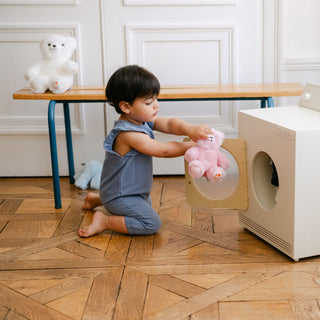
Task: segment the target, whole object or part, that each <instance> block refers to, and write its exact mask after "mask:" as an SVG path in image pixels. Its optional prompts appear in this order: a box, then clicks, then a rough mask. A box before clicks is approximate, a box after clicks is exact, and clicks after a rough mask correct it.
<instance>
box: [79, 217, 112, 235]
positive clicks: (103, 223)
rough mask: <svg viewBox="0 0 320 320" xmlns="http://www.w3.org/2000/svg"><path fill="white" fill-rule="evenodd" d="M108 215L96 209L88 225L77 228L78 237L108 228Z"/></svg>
mask: <svg viewBox="0 0 320 320" xmlns="http://www.w3.org/2000/svg"><path fill="white" fill-rule="evenodd" d="M109 218H110V217H109V216H107V215H105V214H104V213H103V212H101V211H96V212H95V213H94V215H93V218H92V222H91V224H89V225H88V226H85V227H84V228H82V229H79V231H78V234H79V236H80V237H83V238H87V237H91V236H93V235H95V234H97V233H99V232H101V231H103V230H105V229H107V228H108V221H109Z"/></svg>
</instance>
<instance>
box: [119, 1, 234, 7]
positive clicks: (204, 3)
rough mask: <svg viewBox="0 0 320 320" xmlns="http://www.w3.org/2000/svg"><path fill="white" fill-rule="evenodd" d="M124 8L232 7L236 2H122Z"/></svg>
mask: <svg viewBox="0 0 320 320" xmlns="http://www.w3.org/2000/svg"><path fill="white" fill-rule="evenodd" d="M123 2H124V5H125V6H177V5H178V6H190V5H192V6H199V5H211V6H232V5H236V4H237V2H238V0H124V1H123Z"/></svg>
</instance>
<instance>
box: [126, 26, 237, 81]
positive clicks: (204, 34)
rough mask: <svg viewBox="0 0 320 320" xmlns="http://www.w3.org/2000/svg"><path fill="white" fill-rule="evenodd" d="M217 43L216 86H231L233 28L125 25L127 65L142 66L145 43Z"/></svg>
mask: <svg viewBox="0 0 320 320" xmlns="http://www.w3.org/2000/svg"><path fill="white" fill-rule="evenodd" d="M195 41H196V42H197V43H200V42H206V43H207V42H209V41H212V42H217V43H218V45H219V59H220V61H219V63H220V64H221V70H220V76H219V78H220V79H219V80H220V81H219V83H224V84H228V83H232V82H233V78H234V77H235V68H234V65H235V56H236V46H235V26H234V25H225V26H216V25H214V26H212V25H206V26H202V25H181V26H177V25H126V47H127V63H128V64H134V63H137V64H140V65H145V61H146V54H145V47H146V45H147V44H148V43H158V44H164V43H170V42H171V43H174V42H185V43H188V42H195Z"/></svg>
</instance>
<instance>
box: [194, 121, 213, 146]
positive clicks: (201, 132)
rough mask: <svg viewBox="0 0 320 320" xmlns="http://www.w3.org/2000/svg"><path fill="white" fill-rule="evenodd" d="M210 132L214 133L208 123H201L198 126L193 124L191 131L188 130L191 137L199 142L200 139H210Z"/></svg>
mask: <svg viewBox="0 0 320 320" xmlns="http://www.w3.org/2000/svg"><path fill="white" fill-rule="evenodd" d="M208 134H212V130H211V128H210V127H209V126H208V125H206V124H199V125H196V126H192V127H191V129H190V131H189V132H188V136H189V138H190V139H191V140H193V141H195V142H197V141H198V140H200V139H202V140H206V139H208Z"/></svg>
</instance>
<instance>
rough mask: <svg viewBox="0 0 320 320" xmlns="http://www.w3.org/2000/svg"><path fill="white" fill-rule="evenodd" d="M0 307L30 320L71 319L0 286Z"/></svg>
mask: <svg viewBox="0 0 320 320" xmlns="http://www.w3.org/2000/svg"><path fill="white" fill-rule="evenodd" d="M0 297H1V299H0V305H1V306H3V307H6V308H8V309H10V310H13V311H14V312H16V313H18V314H19V315H22V316H23V317H25V318H26V319H30V320H70V319H71V318H69V317H67V316H65V315H63V314H61V313H60V312H57V311H55V310H53V309H51V308H49V307H46V306H44V305H42V304H41V303H39V302H37V301H35V300H33V299H30V298H28V297H25V296H24V295H22V294H20V293H17V292H15V291H13V290H11V289H9V288H6V287H5V286H3V285H1V284H0Z"/></svg>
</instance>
